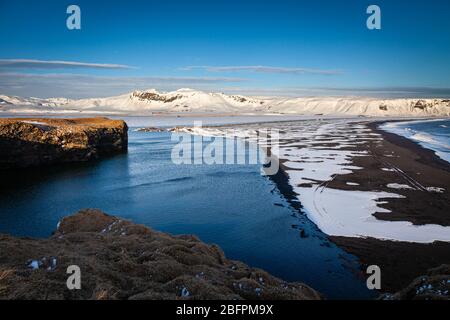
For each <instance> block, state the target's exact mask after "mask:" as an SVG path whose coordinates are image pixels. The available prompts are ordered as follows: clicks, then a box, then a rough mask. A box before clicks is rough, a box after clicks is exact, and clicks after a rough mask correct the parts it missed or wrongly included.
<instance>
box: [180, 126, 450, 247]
mask: <svg viewBox="0 0 450 320" xmlns="http://www.w3.org/2000/svg"><path fill="white" fill-rule="evenodd" d="M263 127H264V125H259V126H254V125H253V126H251V125H249V126H246V128H239V129H238V130H237V131H235V132H234V133H232V132H231V131H230V130H229V128H228V129H227V128H222V127H218V128H188V129H187V128H185V129H183V128H181V129H179V130H180V131H185V132H189V133H192V134H198V135H203V136H226V135H227V134H228V137H230V136H235V137H241V138H242V137H247V138H250V140H251V141H252V140H253V141H255V140H256V136H257V130H258V129H260V130H262V129H264V128H263ZM275 127H276V128H277V129H279V130H280V131H279V136H280V139H279V142H278V143H277V144H276V145H275V146H274V147H273V148H272V152H275V153H276V155H277V156H278V158H279V159H280V160H282V161H284V162H283V164H284V166H285V167H286V168H285V172H286V173H287V175H288V177H289V183H290V184H291V186H292V187H293V190H294V192H295V193H296V194H297V195H298V196H297V197H298V200H299V201H300V202H301V203H302V205H303V207H304V210H305V212H306V214H307V216H308V217H309V219H310V220H312V221H313V222H314V223H315V224H316V225H317V226H318V227H319V228H320V229H321V230H322V231H323V232H325V233H326V234H328V235H333V236H345V237H373V238H378V239H386V240H397V241H408V242H420V243H431V242H434V241H437V240H439V241H450V227H443V226H440V225H432V224H430V225H421V226H415V225H413V224H412V223H411V222H407V221H385V220H378V219H377V218H375V216H374V215H373V214H374V213H376V212H389V211H388V210H387V209H384V208H382V207H380V206H379V205H380V204H382V203H383V202H384V201H386V200H387V199H389V198H402V197H403V196H402V195H399V194H396V193H387V192H379V191H349V190H337V189H332V188H328V187H327V182H329V181H331V180H333V179H334V177H335V176H336V175H339V174H347V173H351V172H353V171H355V170H360V169H362V168H359V167H356V166H354V165H352V162H353V158H354V157H364V156H368V154H367V152H365V151H358V150H355V149H356V148H355V146H358V145H364V144H366V143H367V142H368V141H375V142H376V141H377V140H379V141H381V139H382V138H381V137H380V136H379V135H377V134H373V133H372V132H371V130H370V129H369V128H367V127H366V126H365V125H363V124H358V123H356V120H345V119H341V120H325V121H301V122H292V123H280V124H276V125H275ZM258 143H259V144H260V145H265V144H266V143H267V141H266V140H263V141H258ZM383 170H388V171H391V170H390V169H387V168H383ZM389 186H390V187H392V188H394V189H398V188H406V187H408V188H411V187H410V186H407V185H399V184H395V183H392V184H390V185H389ZM437 192H438V191H437Z"/></svg>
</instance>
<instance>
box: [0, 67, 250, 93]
mask: <svg viewBox="0 0 450 320" xmlns="http://www.w3.org/2000/svg"><path fill="white" fill-rule="evenodd" d="M244 81H246V79H242V78H228V77H126V76H116V77H113V76H93V75H83V74H68V73H63V74H57V73H46V74H34V73H15V72H3V73H2V72H0V94H7V95H18V96H25V97H29V96H36V97H42V98H48V97H55V96H62V97H68V98H85V97H102V96H112V95H117V94H122V93H126V92H130V91H133V90H138V89H140V90H142V89H148V88H157V89H160V90H175V89H179V88H181V87H195V88H198V89H202V88H203V89H210V88H212V87H211V86H216V85H217V84H222V85H223V84H224V83H240V82H244Z"/></svg>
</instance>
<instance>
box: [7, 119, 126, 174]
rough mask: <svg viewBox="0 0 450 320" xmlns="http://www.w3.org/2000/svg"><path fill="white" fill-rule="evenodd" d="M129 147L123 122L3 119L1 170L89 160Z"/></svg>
mask: <svg viewBox="0 0 450 320" xmlns="http://www.w3.org/2000/svg"><path fill="white" fill-rule="evenodd" d="M127 148H128V127H127V124H126V123H125V122H124V121H122V120H110V119H107V118H80V119H48V118H46V119H42V118H36V119H35V118H16V119H12V118H5V119H0V169H8V168H24V167H36V166H42V165H50V164H55V163H66V162H82V161H89V160H92V159H97V158H99V157H101V156H104V155H108V154H114V153H122V152H126V151H127Z"/></svg>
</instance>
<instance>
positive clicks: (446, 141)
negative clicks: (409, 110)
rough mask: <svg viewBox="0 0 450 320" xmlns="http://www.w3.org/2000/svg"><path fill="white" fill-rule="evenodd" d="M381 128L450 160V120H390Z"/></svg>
mask: <svg viewBox="0 0 450 320" xmlns="http://www.w3.org/2000/svg"><path fill="white" fill-rule="evenodd" d="M381 128H382V129H384V130H386V131H389V132H392V133H395V134H398V135H401V136H404V137H406V138H408V139H411V140H413V141H416V142H418V143H419V144H420V145H421V146H423V147H425V148H428V149H431V150H433V151H434V152H435V153H436V155H437V156H438V157H440V158H441V159H443V160H445V161H447V162H450V120H449V119H439V120H419V121H404V122H392V123H387V124H384V125H382V126H381Z"/></svg>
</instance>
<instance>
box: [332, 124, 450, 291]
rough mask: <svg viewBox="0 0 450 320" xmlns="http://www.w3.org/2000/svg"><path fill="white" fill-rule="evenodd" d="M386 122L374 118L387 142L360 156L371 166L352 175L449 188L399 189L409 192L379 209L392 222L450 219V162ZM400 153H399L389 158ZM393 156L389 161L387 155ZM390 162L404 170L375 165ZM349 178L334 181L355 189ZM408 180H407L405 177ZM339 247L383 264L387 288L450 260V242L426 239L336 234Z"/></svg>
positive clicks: (381, 182) (376, 183)
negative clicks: (387, 126) (390, 128)
mask: <svg viewBox="0 0 450 320" xmlns="http://www.w3.org/2000/svg"><path fill="white" fill-rule="evenodd" d="M380 124H381V123H380V122H372V123H369V125H368V126H369V127H370V128H371V129H372V130H373V131H374V132H377V133H379V134H381V135H382V136H383V142H382V145H381V146H378V147H374V146H370V147H369V148H371V151H372V153H373V155H374V157H364V158H356V160H355V165H357V166H363V167H364V168H366V169H363V170H358V171H355V172H354V173H352V174H350V175H349V177H351V179H352V181H356V182H357V183H359V184H360V185H359V186H358V189H360V188H369V189H373V188H385V185H386V183H387V182H388V181H389V182H391V181H393V176H398V178H400V179H401V180H403V182H402V183H407V181H408V178H406V177H404V174H406V175H407V176H408V177H411V178H412V179H414V181H417V182H419V183H420V184H422V185H435V186H439V187H442V188H444V189H445V191H444V192H443V193H430V192H426V191H420V190H408V189H397V190H396V191H395V192H396V193H400V194H403V195H405V196H406V198H403V199H389V201H388V202H387V203H386V204H383V205H382V206H383V207H385V208H388V209H389V210H391V211H392V212H390V213H377V214H375V216H376V217H377V219H382V220H389V221H405V220H406V221H411V222H412V223H413V224H431V223H434V224H439V225H443V226H448V225H449V224H450V211H449V203H450V194H449V190H450V165H449V164H448V163H447V162H446V161H444V160H442V159H440V158H439V157H438V156H436V154H435V153H434V152H433V151H432V150H429V149H425V148H423V147H422V146H420V145H419V144H418V143H416V142H414V141H412V140H409V139H407V138H404V137H401V136H398V135H396V134H392V133H389V132H385V131H383V130H381V129H378V126H379V125H380ZM386 154H396V155H397V156H398V157H392V156H390V157H386V156H383V155H386ZM386 159H388V160H386ZM386 161H388V163H390V164H393V165H394V166H395V167H397V168H401V170H402V171H403V173H398V172H393V171H383V173H384V174H379V172H378V171H377V174H374V171H372V170H371V168H374V167H377V166H386V164H387V163H386ZM343 180H344V177H343V176H338V177H337V178H336V179H334V180H333V182H332V183H331V184H330V186H334V187H336V188H351V187H349V186H348V185H344V184H343ZM405 181H406V182H405ZM330 239H331V240H332V241H333V242H335V243H336V244H337V245H338V246H340V247H342V248H344V249H345V250H346V251H348V252H350V253H352V254H354V255H356V256H357V257H358V258H360V260H361V263H362V264H363V268H364V266H367V265H371V264H377V265H379V266H380V267H381V269H382V271H383V289H384V290H386V291H394V290H398V289H400V288H401V287H404V286H405V285H406V284H407V283H408V281H411V280H412V279H413V278H414V277H417V276H419V275H420V274H423V273H424V272H425V271H426V270H427V269H430V268H433V267H437V266H439V265H441V264H448V263H450V243H448V242H434V243H431V244H420V243H411V242H401V241H384V240H378V239H374V238H367V239H362V238H350V237H333V236H332V237H330Z"/></svg>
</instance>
